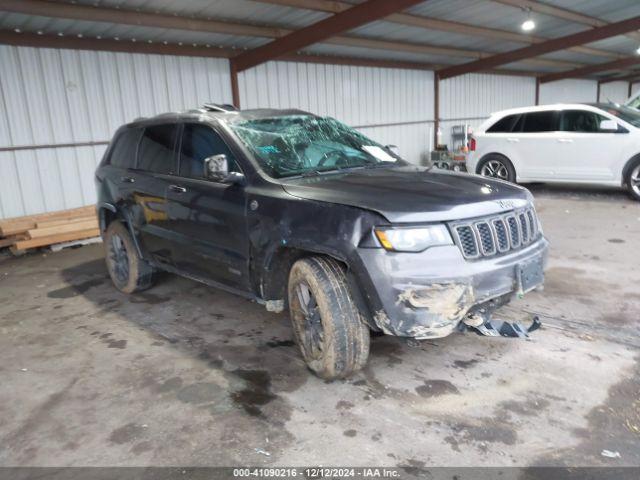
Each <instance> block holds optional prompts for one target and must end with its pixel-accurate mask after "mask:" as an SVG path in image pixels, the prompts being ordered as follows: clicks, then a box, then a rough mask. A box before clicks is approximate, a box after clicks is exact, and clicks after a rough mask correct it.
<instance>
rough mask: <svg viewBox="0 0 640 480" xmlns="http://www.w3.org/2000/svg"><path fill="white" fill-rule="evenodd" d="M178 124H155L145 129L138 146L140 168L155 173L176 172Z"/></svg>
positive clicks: (138, 166)
mask: <svg viewBox="0 0 640 480" xmlns="http://www.w3.org/2000/svg"><path fill="white" fill-rule="evenodd" d="M177 132H178V126H177V125H176V124H167V125H153V126H151V127H147V128H145V129H144V134H143V135H142V140H141V141H140V147H139V148H138V165H137V168H138V169H140V170H146V171H148V172H154V173H165V174H166V173H175V171H176V167H175V155H174V151H175V145H176V137H177Z"/></svg>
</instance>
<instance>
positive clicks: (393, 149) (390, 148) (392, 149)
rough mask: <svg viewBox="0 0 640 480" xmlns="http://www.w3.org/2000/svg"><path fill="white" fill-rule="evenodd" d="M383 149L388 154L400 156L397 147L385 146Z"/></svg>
mask: <svg viewBox="0 0 640 480" xmlns="http://www.w3.org/2000/svg"><path fill="white" fill-rule="evenodd" d="M384 148H386V149H387V150H389V151H390V152H392V153H395V154H396V155H398V156H400V149H399V148H398V146H397V145H385V146H384Z"/></svg>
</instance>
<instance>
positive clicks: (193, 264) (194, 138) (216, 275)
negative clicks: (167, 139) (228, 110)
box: [167, 123, 250, 290]
mask: <svg viewBox="0 0 640 480" xmlns="http://www.w3.org/2000/svg"><path fill="white" fill-rule="evenodd" d="M180 145H181V146H180V170H179V174H178V175H177V176H176V177H175V178H174V181H173V182H172V183H171V185H169V188H168V190H167V213H168V216H169V224H170V228H171V230H172V231H173V232H174V233H175V240H176V241H175V243H174V245H173V258H174V260H175V263H176V266H177V267H178V268H179V269H180V270H181V271H182V272H184V273H187V274H190V275H193V276H196V277H198V278H201V279H206V280H211V281H214V282H218V283H222V284H224V285H227V286H229V287H233V288H237V289H240V290H248V289H249V285H250V283H249V238H248V233H247V224H246V216H245V208H246V205H245V203H246V196H245V190H244V187H243V186H241V185H235V184H226V183H221V182H215V181H212V180H208V179H205V177H204V160H205V159H206V158H208V157H211V156H213V155H219V154H224V155H226V156H227V160H228V163H229V171H236V172H241V170H240V167H239V166H238V163H237V161H236V158H235V156H234V154H233V153H232V151H231V149H230V148H229V147H228V146H227V144H226V143H225V141H224V139H223V137H222V136H221V135H220V134H219V133H218V132H216V131H215V130H214V129H213V128H212V127H211V126H210V125H208V124H202V123H185V124H184V125H183V128H182V136H181V141H180Z"/></svg>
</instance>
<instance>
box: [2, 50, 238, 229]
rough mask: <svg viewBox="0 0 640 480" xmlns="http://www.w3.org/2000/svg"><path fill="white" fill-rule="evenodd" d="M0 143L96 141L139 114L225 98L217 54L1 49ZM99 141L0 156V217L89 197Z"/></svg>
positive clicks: (224, 67)
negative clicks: (94, 144) (182, 55)
mask: <svg viewBox="0 0 640 480" xmlns="http://www.w3.org/2000/svg"><path fill="white" fill-rule="evenodd" d="M0 65H1V66H2V67H1V68H0V90H1V95H0V147H21V146H27V147H28V146H33V145H51V144H69V143H71V144H77V143H84V142H103V141H107V140H109V139H110V138H111V136H112V135H113V132H114V131H115V130H116V129H117V128H118V127H119V126H120V125H122V124H123V123H126V122H129V121H131V120H133V119H135V118H136V117H141V116H148V115H154V114H157V113H161V112H166V111H172V110H183V109H185V108H190V107H193V106H197V105H200V104H202V103H203V102H204V101H215V102H230V101H231V85H230V81H229V68H228V62H227V61H226V60H221V59H205V58H189V57H171V56H159V55H139V54H124V53H111V52H87V51H75V50H52V49H36V48H26V47H12V46H6V45H0ZM104 149H105V146H104V145H98V146H82V147H66V148H39V149H22V150H13V151H2V152H0V218H8V217H15V216H21V215H28V214H34V213H40V212H46V211H54V210H60V209H66V208H73V207H78V206H82V205H89V204H92V203H95V191H94V185H93V172H94V170H95V166H96V164H97V163H98V162H99V161H100V158H101V157H102V154H103V152H104Z"/></svg>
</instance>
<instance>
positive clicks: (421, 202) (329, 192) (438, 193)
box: [282, 166, 531, 223]
mask: <svg viewBox="0 0 640 480" xmlns="http://www.w3.org/2000/svg"><path fill="white" fill-rule="evenodd" d="M282 186H283V188H284V190H285V191H286V192H287V193H289V194H290V195H293V196H295V197H299V198H304V199H307V200H315V201H319V202H329V203H336V204H341V205H350V206H353V207H359V208H364V209H367V210H373V211H375V212H378V213H379V214H380V215H382V216H384V217H385V218H386V219H387V220H388V221H389V222H392V223H396V222H397V223H407V222H432V221H446V220H459V219H465V218H473V217H480V216H484V215H491V214H494V213H502V212H505V211H507V210H511V209H513V208H518V207H522V206H525V205H527V203H529V201H530V198H531V197H530V195H531V194H530V193H529V192H528V190H526V189H524V188H522V187H519V186H517V185H513V184H511V183H507V182H502V181H497V180H490V179H488V178H485V177H481V176H478V175H470V174H466V173H453V172H447V171H444V170H435V169H430V168H425V167H413V166H407V167H404V166H403V167H389V168H377V169H359V170H351V171H349V172H344V173H337V174H323V175H318V176H314V177H307V178H292V179H284V180H283V181H282Z"/></svg>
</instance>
